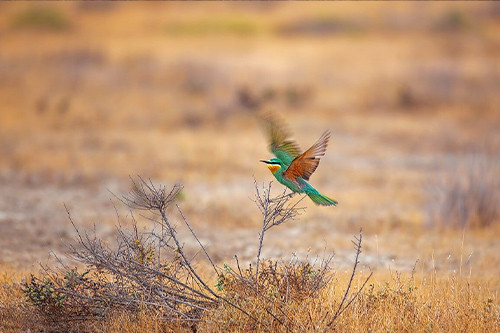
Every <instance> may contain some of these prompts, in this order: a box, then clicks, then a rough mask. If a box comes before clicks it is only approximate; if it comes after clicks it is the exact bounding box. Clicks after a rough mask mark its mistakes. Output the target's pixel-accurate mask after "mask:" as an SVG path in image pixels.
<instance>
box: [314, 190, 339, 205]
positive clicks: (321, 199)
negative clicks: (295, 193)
mask: <svg viewBox="0 0 500 333" xmlns="http://www.w3.org/2000/svg"><path fill="white" fill-rule="evenodd" d="M307 195H308V196H309V198H311V200H312V201H313V202H314V203H315V204H316V205H321V206H337V204H338V202H337V200H333V199H331V198H329V197H327V196H326V195H322V194H321V193H319V192H317V191H316V193H307Z"/></svg>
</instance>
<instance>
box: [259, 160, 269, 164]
mask: <svg viewBox="0 0 500 333" xmlns="http://www.w3.org/2000/svg"><path fill="white" fill-rule="evenodd" d="M260 162H262V163H266V164H269V161H266V160H260Z"/></svg>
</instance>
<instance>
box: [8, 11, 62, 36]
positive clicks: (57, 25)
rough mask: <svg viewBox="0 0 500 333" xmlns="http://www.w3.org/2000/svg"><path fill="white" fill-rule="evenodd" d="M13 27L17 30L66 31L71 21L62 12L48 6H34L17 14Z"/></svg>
mask: <svg viewBox="0 0 500 333" xmlns="http://www.w3.org/2000/svg"><path fill="white" fill-rule="evenodd" d="M12 26H13V27H15V28H23V29H24V28H27V29H43V30H51V31H61V30H65V29H67V28H68V27H69V26H70V22H69V19H68V18H67V17H66V15H65V14H64V13H62V12H61V11H59V10H57V9H55V8H52V7H46V6H36V7H34V6H32V7H30V8H26V9H25V10H23V11H21V12H19V13H17V14H16V15H15V16H14V18H13V20H12Z"/></svg>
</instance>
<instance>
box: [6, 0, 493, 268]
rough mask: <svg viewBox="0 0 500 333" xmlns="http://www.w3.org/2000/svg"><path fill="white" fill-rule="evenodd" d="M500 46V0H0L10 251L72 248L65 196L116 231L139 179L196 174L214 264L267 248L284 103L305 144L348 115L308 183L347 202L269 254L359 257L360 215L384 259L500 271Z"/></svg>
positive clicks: (306, 220) (194, 185)
mask: <svg viewBox="0 0 500 333" xmlns="http://www.w3.org/2000/svg"><path fill="white" fill-rule="evenodd" d="M499 59H500V4H499V3H496V2H481V3H475V2H474V3H473V2H470V3H469V2H467V3H460V2H453V3H451V2H438V3H434V2H411V3H394V2H390V3H374V2H373V3H363V4H358V3H356V4H354V3H313V4H309V3H307V4H306V3H268V2H255V3H239V2H238V3H196V4H195V3H177V2H175V3H157V2H154V3H117V2H93V1H91V2H71V3H5V2H3V3H0V101H1V102H0V156H1V158H0V254H1V255H0V264H8V265H14V266H20V267H28V268H29V267H34V266H37V263H38V262H39V261H43V260H45V259H46V258H47V257H48V255H49V251H51V250H55V251H56V252H62V253H64V249H65V245H64V244H65V243H67V242H68V241H69V240H70V239H72V237H73V236H74V234H73V233H72V228H71V225H70V224H69V222H68V219H67V215H66V212H65V210H64V207H63V203H65V204H66V205H67V206H68V208H69V209H70V211H71V213H72V216H73V217H74V219H75V220H76V221H77V222H78V223H79V224H80V225H82V226H84V227H92V226H93V225H94V224H95V228H96V231H97V233H98V234H99V235H101V236H102V237H108V238H109V239H112V237H113V234H114V232H115V229H114V226H115V224H116V213H115V207H114V206H117V208H118V209H119V210H120V209H122V208H123V207H121V206H122V205H121V204H120V202H118V201H117V200H116V199H115V198H114V197H113V195H112V194H111V193H110V191H111V192H113V193H115V194H118V195H119V194H122V193H123V192H125V191H127V189H128V187H129V184H130V182H129V176H134V175H141V176H142V177H144V178H151V179H152V180H153V181H155V182H159V183H164V184H173V183H175V182H181V183H182V184H184V186H185V189H184V190H183V194H182V197H181V198H180V205H181V206H182V207H183V209H184V212H185V213H186V215H187V216H188V217H189V219H190V222H191V223H192V224H193V226H194V227H195V228H196V230H198V234H199V236H200V238H201V239H202V241H203V242H204V243H205V244H207V247H208V249H209V251H211V252H212V253H214V258H215V259H216V260H217V261H219V262H223V261H224V260H230V258H232V256H233V255H234V254H238V256H239V257H240V258H241V259H242V260H251V259H253V258H255V255H256V253H255V252H256V249H257V241H258V230H259V225H260V214H259V211H258V209H257V208H256V207H255V205H254V203H253V202H252V201H251V199H252V198H253V195H254V184H253V178H252V175H254V176H255V178H256V179H257V181H258V182H259V183H262V182H268V181H270V180H273V179H274V178H273V177H272V175H271V174H270V173H269V171H268V170H267V168H266V167H265V166H264V165H263V164H262V163H259V162H258V161H259V160H260V159H266V158H269V157H271V154H270V152H269V151H268V150H267V142H266V138H265V135H264V134H263V132H262V131H261V128H260V127H259V124H258V121H257V114H259V113H261V112H269V111H274V112H275V113H277V114H279V115H280V116H281V117H282V118H283V119H285V121H286V123H287V125H288V127H289V129H290V130H291V131H292V132H293V133H294V138H295V139H296V140H297V142H298V143H299V145H300V146H301V148H302V149H306V148H308V147H309V146H310V145H311V144H313V143H314V142H315V141H316V140H317V138H319V136H320V135H321V133H322V132H323V131H324V130H326V129H330V130H331V131H332V139H331V141H330V144H329V147H328V151H327V154H326V156H325V157H324V158H323V159H322V161H321V164H320V166H319V167H318V169H317V171H316V172H315V174H314V175H313V176H312V177H311V183H312V184H313V185H314V186H316V187H317V188H318V190H320V191H321V192H322V193H324V194H326V195H328V196H331V197H333V198H335V199H337V200H338V201H339V202H340V204H339V206H338V207H336V208H333V207H315V206H314V205H313V204H312V203H310V202H309V201H308V200H305V201H303V202H304V205H305V206H306V207H307V211H306V212H305V213H304V214H303V215H302V216H301V218H300V219H299V220H297V221H295V222H293V223H291V224H288V225H284V226H280V227H279V228H276V229H273V231H272V232H270V233H269V234H267V235H266V240H265V242H266V245H265V246H264V253H263V257H273V258H280V257H282V258H288V257H289V256H290V255H291V253H292V252H297V254H298V256H299V258H304V257H305V256H306V255H307V254H310V255H317V254H321V253H323V252H325V251H326V252H330V251H335V252H336V259H335V265H337V266H342V265H343V264H344V263H346V264H349V262H351V257H352V255H353V250H352V247H351V243H350V240H351V235H353V234H355V233H357V232H358V230H359V229H360V228H361V227H362V228H363V230H364V233H365V250H364V257H363V262H364V263H365V264H366V265H369V266H370V267H371V268H372V269H377V268H379V267H384V268H386V267H389V268H394V269H399V270H411V269H412V267H413V266H414V264H415V262H416V260H419V261H420V264H419V265H420V266H419V267H421V269H427V268H429V267H430V265H431V257H432V261H433V262H432V265H437V266H438V267H441V266H442V267H444V268H446V269H455V268H456V267H457V266H458V264H459V263H460V265H462V264H463V262H464V260H465V259H464V258H468V261H467V263H466V264H467V265H469V266H468V267H469V268H470V269H471V270H473V269H475V268H478V269H481V270H482V271H483V272H486V271H487V272H491V273H492V274H497V275H498V273H499V269H500V268H499V267H500V255H499V253H500V244H498V241H497V239H498V235H499V231H500V228H499V227H498V225H499V223H498V222H499V216H500V213H499V212H500V209H499V208H498V206H499V204H498V203H499V201H500V195H499V193H500V182H499V178H500V176H499V168H498V159H499V154H498V151H499V148H500V110H499V105H500V104H499V102H500V94H499V91H500V62H499ZM274 190H275V191H276V193H278V192H279V191H281V190H282V187H281V185H280V184H277V183H276V182H275V184H274ZM125 214H126V212H125ZM464 228H465V229H464ZM186 246H189V244H187V245H186ZM62 258H63V259H64V255H62ZM462 259H463V260H462ZM434 260H435V261H434ZM436 262H437V264H436ZM450 267H451V268H450Z"/></svg>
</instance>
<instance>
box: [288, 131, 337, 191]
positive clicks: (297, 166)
mask: <svg viewBox="0 0 500 333" xmlns="http://www.w3.org/2000/svg"><path fill="white" fill-rule="evenodd" d="M329 139H330V132H329V131H326V132H325V133H323V135H321V137H320V138H319V139H318V141H316V143H315V144H313V145H312V146H311V148H309V149H308V150H306V151H305V152H304V153H303V154H302V155H299V156H297V157H296V158H295V159H294V160H293V161H292V162H291V163H290V166H289V167H288V169H286V171H285V172H283V176H284V177H285V178H287V179H288V180H291V181H294V182H295V181H297V177H300V178H302V179H304V180H309V177H311V175H312V174H313V172H314V171H315V170H316V168H317V167H318V164H319V160H320V158H321V156H323V155H325V152H326V147H327V146H328V140H329Z"/></svg>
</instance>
